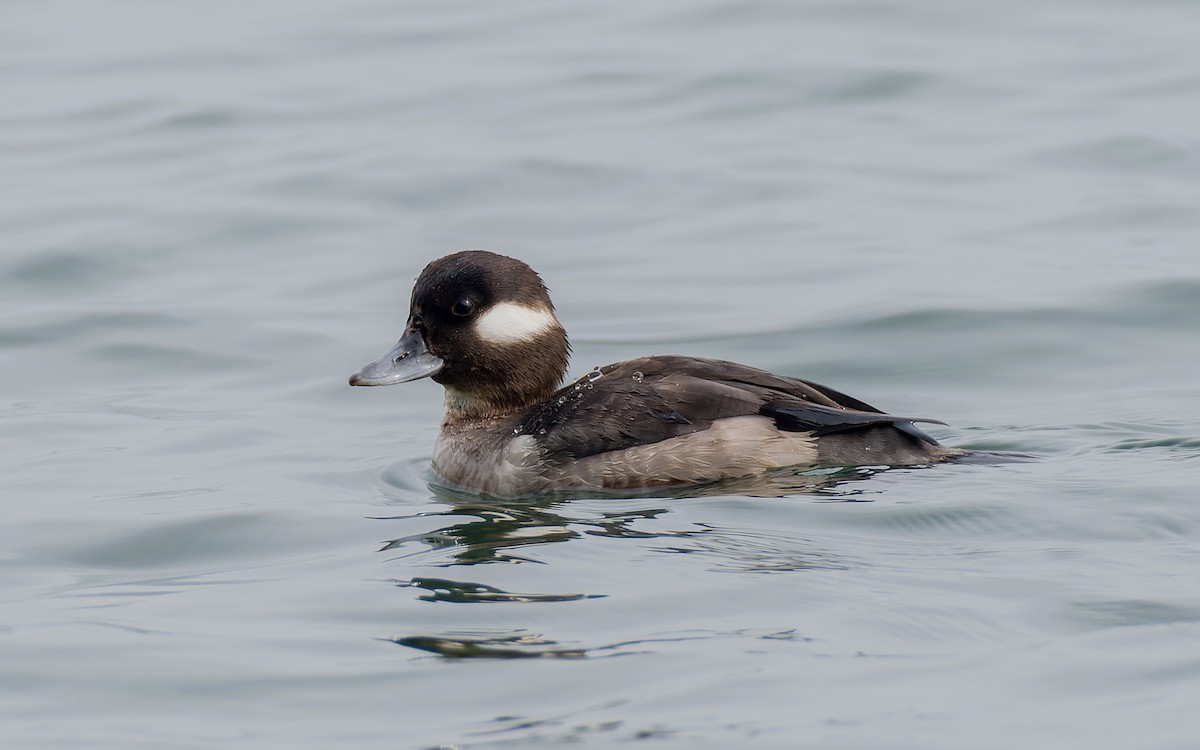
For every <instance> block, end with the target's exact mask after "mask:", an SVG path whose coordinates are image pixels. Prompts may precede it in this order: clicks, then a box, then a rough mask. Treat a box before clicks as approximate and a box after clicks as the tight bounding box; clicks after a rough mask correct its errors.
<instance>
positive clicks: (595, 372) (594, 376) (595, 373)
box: [587, 367, 604, 383]
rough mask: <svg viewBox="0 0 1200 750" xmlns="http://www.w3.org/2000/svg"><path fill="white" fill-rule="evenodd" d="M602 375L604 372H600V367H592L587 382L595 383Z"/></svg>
mask: <svg viewBox="0 0 1200 750" xmlns="http://www.w3.org/2000/svg"><path fill="white" fill-rule="evenodd" d="M602 377H604V373H602V372H600V368H599V367H593V368H592V371H591V372H589V373H588V376H587V379H588V382H589V383H595V382H596V381H597V380H599V379H600V378H602Z"/></svg>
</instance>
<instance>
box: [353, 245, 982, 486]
mask: <svg viewBox="0 0 1200 750" xmlns="http://www.w3.org/2000/svg"><path fill="white" fill-rule="evenodd" d="M570 354H571V345H570V342H569V340H568V338H567V333H566V330H565V329H564V328H563V326H562V324H561V323H560V322H559V320H558V318H557V316H556V315H555V308H554V304H553V303H552V302H551V300H550V294H549V291H548V290H547V288H546V285H545V284H544V283H543V281H542V278H541V277H540V276H539V275H538V274H537V273H536V272H535V271H534V270H533V269H532V268H530V267H529V266H528V265H527V264H526V263H524V262H522V261H520V260H517V259H516V258H510V257H508V256H505V255H500V254H497V253H493V252H489V251H487V250H465V251H462V252H457V253H453V254H451V255H447V256H445V257H442V258H439V259H437V260H434V261H433V262H431V263H429V265H427V266H426V267H425V269H424V270H423V271H422V272H421V274H420V276H418V277H417V280H416V283H415V285H414V286H413V290H412V297H411V301H410V304H409V310H408V319H407V322H406V325H405V328H404V331H403V334H402V335H401V337H400V340H399V341H398V342H397V343H396V345H395V346H394V347H393V348H392V349H391V350H390V351H388V352H387V353H386V354H384V355H383V356H381V357H379V358H378V359H376V360H374V361H373V362H371V363H369V364H367V365H365V366H364V367H362V368H361V369H359V370H358V371H357V372H355V373H354V374H353V375H351V376H350V385H353V386H385V385H395V384H398V383H407V382H410V381H414V380H419V379H422V378H430V379H431V380H433V381H434V382H436V383H439V384H440V385H441V386H442V387H443V389H444V391H445V412H444V415H443V417H442V422H441V428H440V430H439V433H438V436H437V440H436V442H435V444H434V448H433V459H432V468H433V471H434V473H435V474H436V475H437V477H438V479H439V481H440V482H441V483H443V485H444V486H445V487H448V488H451V489H455V490H462V491H466V492H470V493H477V494H481V495H488V496H494V497H499V498H515V497H529V496H537V495H544V494H549V493H559V492H578V491H584V492H587V491H595V492H604V491H614V492H621V491H639V490H642V491H644V490H648V489H654V488H672V487H688V486H693V485H704V484H710V483H719V482H722V481H723V480H730V479H745V478H747V477H754V476H756V475H765V474H769V473H772V472H777V471H783V470H786V471H790V472H804V471H810V470H815V469H822V468H830V467H844V466H923V465H929V464H935V463H940V462H945V461H949V460H952V459H954V458H956V457H959V456H963V455H965V454H966V451H963V450H960V449H957V448H951V447H947V446H943V445H941V444H940V443H938V441H937V440H935V439H934V438H933V437H931V436H930V435H928V434H927V433H926V432H924V431H923V430H921V429H920V428H918V427H917V426H916V423H918V422H921V423H933V424H945V423H944V422H941V421H938V420H935V419H928V418H918V417H902V416H895V415H891V414H886V413H884V412H883V411H881V410H879V409H876V408H875V407H874V406H871V405H870V404H867V403H865V402H863V401H860V400H858V399H857V398H854V397H852V396H848V395H846V394H844V393H841V392H839V391H836V390H834V389H833V388H830V387H828V386H824V385H821V384H819V383H814V382H812V381H810V380H802V379H799V378H795V377H789V376H785V375H776V374H773V373H771V372H768V371H766V370H761V369H758V368H756V367H751V366H749V365H744V364H739V363H736V362H729V361H725V360H719V359H708V358H702V357H691V356H684V355H657V356H647V357H640V358H637V359H631V360H627V361H624V362H617V363H614V364H610V365H606V366H604V367H597V368H595V369H593V370H592V371H591V372H589V373H587V374H586V375H584V376H583V377H581V378H579V379H578V380H576V381H574V382H571V383H568V384H567V385H566V386H562V382H563V380H564V378H565V377H566V374H567V369H568V361H569V357H570Z"/></svg>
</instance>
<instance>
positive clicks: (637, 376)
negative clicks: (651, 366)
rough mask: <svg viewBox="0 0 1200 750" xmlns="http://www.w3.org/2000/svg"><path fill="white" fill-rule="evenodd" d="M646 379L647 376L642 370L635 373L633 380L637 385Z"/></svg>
mask: <svg viewBox="0 0 1200 750" xmlns="http://www.w3.org/2000/svg"><path fill="white" fill-rule="evenodd" d="M645 379H646V376H645V375H643V374H642V372H641V370H638V371H637V372H635V373H633V380H634V382H635V383H640V382H642V381H643V380H645Z"/></svg>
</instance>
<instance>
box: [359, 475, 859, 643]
mask: <svg viewBox="0 0 1200 750" xmlns="http://www.w3.org/2000/svg"><path fill="white" fill-rule="evenodd" d="M873 473H875V472H874V471H873V470H864V469H856V470H851V471H840V472H830V473H824V474H820V475H815V476H814V475H809V474H804V475H793V476H776V477H757V478H755V479H754V480H753V481H750V480H746V481H739V482H736V483H730V482H725V483H721V484H718V485H712V486H708V487H699V488H696V487H693V488H688V489H686V490H680V491H676V492H672V493H670V494H669V495H668V494H662V495H659V496H657V497H645V496H629V495H625V496H608V495H605V496H603V497H600V498H598V497H597V495H596V494H595V493H592V494H588V495H575V496H566V495H559V496H553V497H542V498H537V499H523V500H499V499H495V498H488V497H481V496H479V495H474V494H469V493H462V492H457V491H454V490H450V489H446V488H442V487H437V486H431V487H430V489H431V490H432V492H433V499H434V500H436V501H437V502H439V503H442V504H444V505H445V508H444V509H443V510H437V511H432V512H425V513H419V514H415V515H409V516H398V517H392V518H388V519H380V520H385V521H395V522H401V523H406V524H411V523H421V524H422V525H424V526H425V527H426V528H428V524H429V522H430V521H431V520H433V519H437V520H441V519H444V520H446V521H449V523H446V524H445V525H439V526H438V527H437V528H435V529H433V530H427V531H422V532H419V533H415V534H411V535H408V536H403V537H399V538H397V539H393V540H391V541H389V542H387V543H386V544H385V545H384V546H383V548H382V550H381V551H389V552H393V553H398V554H397V556H396V557H395V558H394V559H395V560H396V561H405V562H409V563H417V564H419V565H421V566H423V567H426V566H432V567H441V568H449V567H458V566H464V565H479V564H483V563H530V562H532V563H539V564H540V563H543V562H544V561H543V560H540V559H538V557H539V556H538V555H537V554H536V552H535V551H534V548H537V547H540V546H543V545H547V544H556V543H562V542H568V541H571V540H573V539H586V538H587V537H608V538H620V539H630V540H637V539H640V540H655V539H657V540H663V541H662V543H661V544H657V545H652V546H645V545H643V550H644V551H647V552H650V553H656V552H657V553H662V554H699V555H703V556H707V557H710V558H711V559H712V565H711V567H710V570H713V571H718V572H719V571H733V572H743V573H745V572H757V573H780V572H785V571H796V570H803V569H812V568H824V569H829V568H844V567H847V566H848V565H849V563H847V562H846V561H845V560H844V559H841V558H840V557H838V556H836V555H834V554H831V553H829V552H827V551H825V550H822V549H820V548H819V547H818V545H816V544H814V543H813V542H812V540H809V539H804V538H797V537H796V536H794V535H789V534H787V533H785V532H780V531H776V530H773V529H752V528H740V527H729V528H727V527H724V526H720V525H717V524H711V523H707V522H702V521H683V520H679V521H677V522H674V523H672V522H671V519H670V516H671V515H672V510H673V509H678V508H680V507H682V506H681V505H680V504H679V500H681V499H683V498H695V497H703V496H730V495H734V496H760V497H781V496H788V495H803V496H805V498H806V499H807V500H808V501H812V500H813V499H827V500H832V501H841V502H845V501H848V500H860V499H864V496H863V495H862V494H861V493H862V491H861V490H856V489H854V488H851V487H846V486H845V485H846V484H847V483H849V482H852V480H854V479H860V478H864V477H866V476H870V475H871V474H873ZM680 515H682V514H680ZM392 583H393V584H395V585H396V586H399V587H402V588H406V589H417V590H419V591H420V593H419V594H418V596H417V598H418V599H420V600H422V601H428V602H439V603H453V604H482V603H508V604H514V603H525V604H537V603H543V604H544V603H551V602H570V601H580V600H584V599H597V598H602V597H605V596H607V594H606V593H599V592H553V593H545V592H539V593H531V592H516V591H506V590H503V589H500V588H497V587H495V586H492V585H489V584H486V583H480V582H476V581H463V580H455V579H451V578H448V577H442V576H436V577H435V576H428V577H425V576H422V577H413V578H410V579H407V580H393V581H392ZM718 635H720V636H721V637H725V636H728V635H730V634H709V635H704V634H697V633H694V632H693V633H691V634H689V635H687V636H686V637H687V638H695V637H717V636H718ZM741 635H746V636H753V637H762V634H761V633H754V634H751V633H746V634H741ZM659 636H660V637H661V636H666V637H665V638H664V640H674V639H675V638H677V637H678V636H671V635H668V634H659ZM656 639H658V638H655V639H652V640H656ZM388 640H392V641H394V642H396V643H400V644H402V645H405V646H410V647H413V648H417V649H420V650H425V651H430V652H433V653H437V654H441V655H442V656H447V657H454V658H522V657H534V656H542V657H545V656H558V657H562V656H571V657H579V656H585V655H587V654H588V653H590V652H592V651H596V652H602V653H612V649H613V648H614V646H613V644H596V645H594V646H591V647H587V648H579V647H577V646H576V645H569V646H564V645H562V644H558V643H555V642H554V641H551V640H547V639H544V638H542V637H541V636H540V635H536V634H530V633H526V632H519V633H514V632H511V631H505V632H499V631H497V632H495V633H491V632H478V631H472V632H469V633H467V632H443V633H438V634H433V635H411V636H408V635H406V636H394V637H392V638H389V639H388ZM618 651H619V649H618Z"/></svg>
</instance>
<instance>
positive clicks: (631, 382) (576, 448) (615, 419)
mask: <svg viewBox="0 0 1200 750" xmlns="http://www.w3.org/2000/svg"><path fill="white" fill-rule="evenodd" d="M597 372H598V373H599V375H597ZM748 415H761V416H765V417H769V418H770V419H772V420H773V421H774V422H775V425H776V427H777V428H778V429H780V430H783V431H787V432H810V433H813V434H815V435H826V434H831V433H838V432H847V431H851V430H856V429H864V428H868V427H876V426H880V425H887V426H891V427H894V428H895V429H897V430H900V431H901V432H903V433H905V434H907V435H910V436H911V437H913V438H914V439H916V440H919V441H922V442H925V443H928V444H930V445H937V441H935V440H934V439H933V438H932V437H930V436H928V435H926V434H925V433H924V432H922V431H921V430H919V429H917V427H916V426H915V425H914V424H913V422H915V421H922V422H936V420H927V419H915V418H911V417H897V416H893V415H889V414H884V413H883V412H881V411H879V410H878V409H876V408H875V407H873V406H870V405H869V404H866V403H864V402H862V401H859V400H858V399H855V398H852V397H850V396H847V395H845V394H843V393H839V392H838V391H835V390H833V389H832V388H828V387H826V386H822V385H819V384H817V383H811V382H809V381H805V380H799V379H796V378H786V377H782V376H779V375H774V374H772V373H769V372H766V371H765V370H759V369H757V368H753V367H747V366H746V365H740V364H737V363H734V362H725V361H722V360H712V359H697V358H692V357H676V356H662V357H644V358H642V359H635V360H630V361H627V362H620V363H618V364H615V365H609V366H607V367H604V368H600V369H599V370H598V371H594V372H593V373H592V374H591V375H589V376H587V377H584V378H581V379H580V380H579V381H577V382H575V383H572V384H571V385H568V386H567V387H566V388H563V389H562V390H561V391H559V392H558V393H556V394H555V395H554V396H553V397H552V398H551V399H549V400H548V401H547V402H546V403H544V404H543V405H542V406H541V407H539V408H538V409H537V410H536V411H535V412H534V413H533V414H531V415H529V417H527V418H526V420H524V422H523V423H522V425H521V427H520V428H519V429H520V431H521V432H522V433H524V434H528V435H535V436H537V439H538V441H539V443H540V444H541V445H542V447H543V449H544V450H545V451H546V453H547V454H548V455H549V456H553V457H558V458H575V459H579V458H583V457H585V456H591V455H595V454H598V453H604V452H607V451H615V450H622V449H625V448H631V447H634V446H637V445H647V444H651V443H657V442H660V441H662V440H666V439H668V438H672V437H677V436H680V435H686V434H689V433H693V432H698V431H701V430H705V429H708V428H709V427H710V426H711V425H712V423H713V422H714V421H716V420H718V419H725V418H729V417H738V416H748ZM938 424H942V423H940V422H938Z"/></svg>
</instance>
